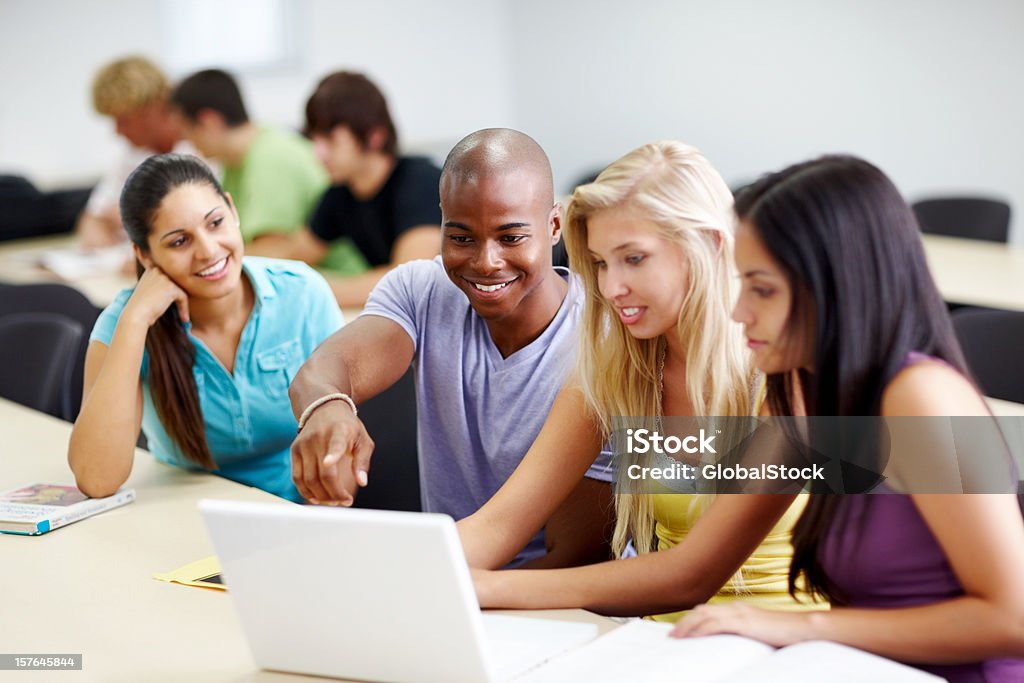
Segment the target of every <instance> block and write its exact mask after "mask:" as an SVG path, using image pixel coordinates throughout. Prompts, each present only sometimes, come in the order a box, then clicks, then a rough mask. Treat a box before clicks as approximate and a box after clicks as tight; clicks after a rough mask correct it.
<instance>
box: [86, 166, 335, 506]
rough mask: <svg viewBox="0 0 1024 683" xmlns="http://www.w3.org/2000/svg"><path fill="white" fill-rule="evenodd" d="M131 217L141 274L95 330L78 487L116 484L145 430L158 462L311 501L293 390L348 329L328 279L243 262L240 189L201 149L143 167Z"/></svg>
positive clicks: (258, 261)
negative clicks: (297, 441) (294, 449)
mask: <svg viewBox="0 0 1024 683" xmlns="http://www.w3.org/2000/svg"><path fill="white" fill-rule="evenodd" d="M121 217H122V221H123V223H124V226H125V229H126V231H127V232H128V236H129V237H130V238H131V240H132V243H133V244H134V248H135V254H136V256H137V257H138V260H139V264H140V271H141V272H140V277H139V282H138V284H137V285H136V286H135V287H134V288H132V289H127V290H124V291H123V292H121V293H120V294H119V295H118V296H117V298H116V299H115V300H114V302H113V303H112V304H111V305H110V306H108V307H107V309H106V310H104V311H103V313H102V314H101V315H100V318H99V320H97V321H96V326H95V327H94V329H93V332H92V336H91V343H90V345H89V350H88V353H87V355H86V362H85V391H84V394H83V400H82V410H81V413H80V414H79V416H78V420H77V421H76V422H75V427H74V430H73V432H72V435H71V442H70V445H69V447H68V462H69V463H70V465H71V469H72V471H73V472H74V474H75V479H76V482H77V484H78V487H79V488H80V489H82V491H83V492H85V493H87V494H88V495H90V496H94V497H98V496H106V495H110V494H111V493H113V492H114V491H116V490H117V488H118V487H119V486H121V484H123V483H124V482H125V480H126V479H127V478H128V475H129V474H130V473H131V466H132V459H133V453H134V450H133V449H134V445H135V442H136V441H137V439H138V435H139V430H140V428H141V430H142V431H143V432H144V433H145V434H146V439H147V440H148V442H149V448H150V450H151V451H152V452H153V454H154V455H155V456H156V457H157V458H158V459H159V460H162V461H164V462H167V463H170V464H174V465H178V466H181V467H185V468H188V469H204V470H210V471H213V472H215V473H216V474H219V475H221V476H224V477H227V478H228V479H232V480H234V481H238V482H240V483H243V484H247V485H249V486H255V487H258V488H261V489H264V490H266V491H269V492H270V493H273V494H276V495H278V496H281V497H283V498H288V499H290V500H294V501H301V500H302V497H301V496H300V495H299V493H298V491H297V490H296V488H295V486H294V484H293V483H292V477H291V458H290V446H291V442H292V439H293V438H294V436H295V428H296V424H295V419H294V417H293V416H292V412H291V407H290V404H289V402H288V384H289V383H290V382H291V379H292V377H293V376H294V374H295V372H297V371H298V369H299V367H300V366H301V365H302V363H303V362H304V361H305V359H306V357H307V356H308V355H309V354H310V353H312V351H313V349H315V348H316V347H317V346H318V345H319V344H320V342H321V341H323V340H324V339H326V338H327V337H328V336H330V335H331V334H332V333H333V332H334V331H336V330H337V329H338V328H339V327H340V326H341V324H342V319H341V312H340V311H339V310H338V306H337V303H336V301H335V299H334V296H333V295H332V294H331V291H330V288H329V287H328V285H327V283H326V282H325V281H324V280H323V278H322V277H320V275H318V274H317V273H316V272H315V271H313V270H312V269H311V268H309V267H308V266H306V265H304V264H301V263H298V262H293V261H281V260H275V259H264V258H257V257H248V258H245V259H244V261H243V247H242V236H241V232H240V229H239V222H238V214H237V212H236V211H235V209H234V206H233V204H232V201H231V197H230V195H228V194H226V193H225V192H223V190H222V189H221V188H220V186H219V185H218V183H217V180H216V179H215V178H214V176H213V174H212V173H211V172H210V170H209V168H208V167H207V166H206V165H205V164H203V162H201V161H200V160H199V159H197V158H195V157H189V156H181V155H176V154H164V155H160V156H155V157H151V158H149V159H148V160H146V161H145V162H143V163H142V164H141V165H140V166H139V167H138V168H137V169H136V170H135V171H134V172H133V173H132V174H131V176H130V177H129V178H128V180H127V182H126V183H125V187H124V190H123V191H122V194H121Z"/></svg>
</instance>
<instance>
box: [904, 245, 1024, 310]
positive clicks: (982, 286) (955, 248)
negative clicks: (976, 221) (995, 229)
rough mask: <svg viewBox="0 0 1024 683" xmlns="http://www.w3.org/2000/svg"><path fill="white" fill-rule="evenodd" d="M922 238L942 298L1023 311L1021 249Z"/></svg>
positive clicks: (1023, 276) (1023, 282)
mask: <svg viewBox="0 0 1024 683" xmlns="http://www.w3.org/2000/svg"><path fill="white" fill-rule="evenodd" d="M922 241H923V242H924V250H925V254H926V256H927V257H928V267H929V268H930V269H931V271H932V277H934V278H935V284H936V285H937V286H938V288H939V291H940V292H942V298H944V299H945V300H946V301H948V302H950V303H957V304H967V305H971V306H990V307H992V308H1005V309H1009V310H1014V311H1024V249H1022V248H1020V247H1011V246H1008V245H1005V244H998V243H996V242H983V241H981V240H968V239H959V238H956V237H939V236H937V235H922Z"/></svg>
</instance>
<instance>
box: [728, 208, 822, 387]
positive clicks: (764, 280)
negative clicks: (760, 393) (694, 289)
mask: <svg viewBox="0 0 1024 683" xmlns="http://www.w3.org/2000/svg"><path fill="white" fill-rule="evenodd" d="M735 254H736V267H737V270H738V271H739V273H740V279H741V284H742V286H741V290H740V297H739V300H738V301H737V302H736V306H735V308H734V309H733V312H732V318H733V320H735V321H736V322H738V323H742V324H743V328H744V333H745V334H746V336H747V346H748V347H749V348H750V349H751V351H753V353H754V364H755V365H756V366H757V368H758V369H759V370H761V371H762V372H764V373H765V374H769V375H771V374H778V373H782V372H788V371H790V370H793V369H796V368H799V367H810V365H811V359H810V358H809V357H808V355H809V354H808V353H807V352H805V351H804V350H803V349H804V348H809V343H810V342H809V339H808V338H806V337H803V336H802V337H801V338H799V339H796V338H795V337H794V334H793V333H791V332H790V330H789V320H790V312H791V309H792V305H793V303H792V302H793V289H792V286H791V285H790V283H789V279H788V278H787V277H786V274H785V272H784V271H783V270H782V268H781V267H780V266H779V264H778V263H777V262H776V261H775V259H773V258H772V256H771V254H770V253H769V252H768V249H767V248H765V246H764V243H763V242H762V241H761V238H760V237H758V235H757V232H756V230H754V228H753V227H752V226H750V225H749V224H747V223H746V222H741V223H740V226H739V229H738V230H737V232H736V250H735ZM794 343H795V346H794Z"/></svg>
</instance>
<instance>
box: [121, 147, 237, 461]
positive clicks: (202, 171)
mask: <svg viewBox="0 0 1024 683" xmlns="http://www.w3.org/2000/svg"><path fill="white" fill-rule="evenodd" d="M182 185H208V186H210V187H211V188H213V189H214V190H216V192H217V194H219V195H220V196H221V197H223V198H224V201H225V202H228V198H227V195H225V194H224V191H223V190H222V189H221V187H220V184H219V183H218V182H217V179H216V178H215V177H214V175H213V173H212V172H211V171H210V169H209V167H208V166H207V165H206V164H205V163H203V162H202V161H201V160H200V159H198V158H197V157H194V156H188V155H182V154H160V155H158V156H153V157H150V158H148V159H146V160H145V161H144V162H142V163H141V164H140V165H139V166H138V168H136V169H135V170H134V171H132V174H131V175H130V176H128V180H127V181H126V182H125V184H124V189H123V190H121V221H122V222H123V223H124V228H125V231H126V232H127V233H128V237H129V238H130V239H131V241H132V243H133V244H134V245H135V246H137V247H138V248H139V249H140V250H141V251H143V252H145V253H148V252H149V242H148V238H149V233H150V230H151V228H152V226H153V218H154V217H155V215H156V212H157V210H158V209H159V208H160V204H161V203H162V202H163V200H164V197H166V196H167V195H168V194H169V193H170V192H171V191H172V190H174V189H176V188H178V187H181V186H182ZM137 267H138V272H139V275H140V276H141V275H142V272H143V268H142V264H141V263H140V264H138V265H137ZM146 351H147V352H148V353H149V385H150V392H151V394H152V396H153V405H154V406H156V412H157V415H158V416H159V417H160V422H161V423H162V424H163V426H164V429H166V430H167V434H168V436H170V437H171V440H172V441H173V442H174V443H175V444H177V445H178V447H179V448H180V449H181V451H182V453H183V454H184V455H185V457H187V458H188V459H189V460H191V461H192V462H194V463H196V464H197V465H200V466H202V467H204V468H206V469H216V467H217V465H216V463H214V461H213V456H212V455H211V454H210V447H209V445H208V444H207V442H206V429H205V427H204V424H203V412H202V409H201V408H200V406H199V393H198V391H197V389H196V380H195V377H194V376H193V375H192V366H193V364H194V363H195V356H196V351H195V347H194V346H193V345H192V343H191V342H190V341H189V340H188V334H187V333H186V332H185V327H184V326H183V325H182V323H181V320H179V318H178V307H177V306H171V307H170V308H168V309H167V311H166V312H165V313H164V314H163V315H162V316H160V319H159V320H157V321H156V323H155V324H154V325H153V326H152V327H150V328H149V331H148V332H147V333H146Z"/></svg>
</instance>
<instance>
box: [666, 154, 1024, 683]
mask: <svg viewBox="0 0 1024 683" xmlns="http://www.w3.org/2000/svg"><path fill="white" fill-rule="evenodd" d="M736 211H737V214H738V217H739V220H740V228H739V231H738V232H737V237H736V249H735V254H736V261H737V265H738V267H739V272H740V275H741V277H742V280H743V290H742V293H741V295H740V299H739V301H738V303H737V305H736V308H735V311H734V313H733V317H734V319H736V320H737V321H738V322H741V323H743V325H744V327H745V332H746V335H747V339H748V346H749V347H750V349H751V350H752V351H753V353H754V358H755V362H756V364H757V365H758V367H759V368H760V369H761V370H762V371H764V373H765V374H766V375H767V377H768V380H767V383H768V388H767V400H768V405H769V407H770V409H771V412H772V414H774V415H802V414H806V415H810V416H859V415H867V416H871V415H877V416H883V417H897V416H949V415H956V416H986V415H988V414H989V413H988V410H987V408H986V405H985V403H984V400H983V399H982V397H981V395H980V394H979V392H978V391H977V389H976V388H975V386H974V385H973V384H972V382H971V381H970V380H969V379H968V373H967V370H966V365H965V363H964V360H963V356H962V354H961V352H960V349H959V347H958V345H957V342H956V339H955V337H954V334H953V329H952V325H951V324H950V321H949V316H948V314H947V311H946V307H945V304H944V303H943V301H942V299H941V297H940V296H939V293H938V291H937V290H936V288H935V285H934V282H933V281H932V278H931V276H930V274H929V272H928V268H927V265H926V262H925V258H924V252H923V249H922V246H921V242H920V238H919V234H918V228H917V224H916V222H915V220H914V217H913V213H912V212H911V210H910V209H909V207H908V206H907V205H906V202H904V200H903V199H902V197H901V196H900V194H899V192H898V190H897V189H896V187H895V186H894V185H893V184H892V182H891V181H890V180H889V179H888V178H887V177H886V176H885V174H883V173H882V172H881V171H880V170H878V169H877V168H875V167H874V166H872V165H871V164H868V163H867V162H865V161H862V160H860V159H857V158H853V157H846V156H832V157H823V158H821V159H817V160H814V161H809V162H805V163H802V164H797V165H795V166H791V167H789V168H787V169H785V170H783V171H780V172H778V173H775V174H772V175H769V176H766V177H764V178H763V179H761V180H759V181H758V182H757V183H755V184H754V185H752V186H750V187H749V188H747V189H746V190H745V191H743V192H742V193H741V194H740V195H739V196H738V197H737V200H736ZM1011 469H1012V468H1011ZM1015 476H1016V475H1015V474H1012V475H1011V476H1008V477H1006V479H1007V481H1006V490H1007V491H1013V490H1016V482H1015ZM793 546H794V553H793V565H792V568H791V571H790V588H791V590H795V588H796V586H797V585H803V586H806V587H807V588H808V589H809V590H810V592H811V593H812V594H814V595H816V596H818V597H820V598H824V599H826V600H828V601H829V602H831V604H832V609H831V610H821V611H813V612H805V613H782V612H773V611H770V610H764V609H760V608H756V607H752V606H750V605H745V604H743V603H735V604H730V605H722V606H717V605H705V606H701V607H697V608H696V609H695V610H693V611H692V612H691V613H690V614H689V615H687V616H686V617H684V618H683V619H682V620H681V621H680V622H679V623H678V624H677V625H676V628H675V630H674V632H673V635H676V636H680V637H683V636H697V635H708V634H712V633H737V634H740V635H744V636H748V637H751V638H756V639H759V640H762V641H764V642H767V643H769V644H772V645H775V646H780V647H781V646H785V645H790V644H793V643H797V642H800V641H804V640H832V641H836V642H839V643H844V644H846V645H850V646H853V647H857V648H860V649H863V650H867V651H870V652H874V653H876V654H879V655H882V656H885V657H889V658H892V659H896V660H899V661H902V662H905V663H908V664H911V665H913V666H917V667H920V668H922V669H925V670H927V671H931V672H933V673H936V674H939V675H941V676H943V677H945V678H947V679H949V680H951V681H958V682H966V681H1000V682H1003V681H1006V682H1008V681H1024V659H1022V658H1024V581H1022V576H1021V572H1022V571H1024V522H1022V518H1021V514H1020V510H1019V508H1018V506H1017V500H1016V498H1015V497H1014V496H1013V495H1004V494H987V495H963V494H960V495H956V494H951V495H936V494H914V493H911V494H910V495H901V494H895V493H891V494H888V495H882V494H879V495H846V496H838V495H815V496H812V500H811V502H810V504H809V505H808V506H807V509H806V511H805V512H804V514H803V516H802V517H801V519H800V522H799V523H798V524H797V526H796V528H795V531H794V537H793Z"/></svg>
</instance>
